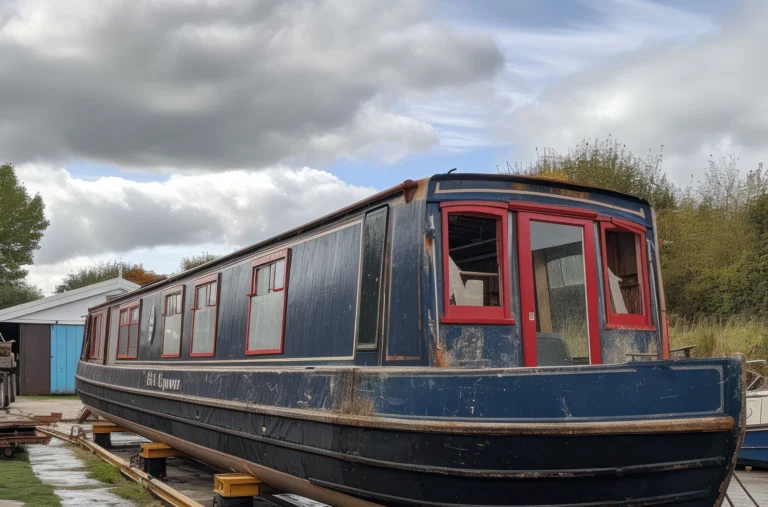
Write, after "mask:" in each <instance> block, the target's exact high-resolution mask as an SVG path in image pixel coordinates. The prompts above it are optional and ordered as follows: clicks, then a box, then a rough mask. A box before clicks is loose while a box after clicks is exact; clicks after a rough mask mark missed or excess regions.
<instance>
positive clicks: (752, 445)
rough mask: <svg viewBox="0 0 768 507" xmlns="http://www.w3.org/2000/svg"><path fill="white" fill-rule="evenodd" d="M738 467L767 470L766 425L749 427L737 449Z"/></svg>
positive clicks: (767, 440)
mask: <svg viewBox="0 0 768 507" xmlns="http://www.w3.org/2000/svg"><path fill="white" fill-rule="evenodd" d="M738 464H739V465H743V466H744V465H746V466H753V467H758V468H768V425H764V426H760V427H756V428H755V427H749V426H747V430H746V431H745V432H744V442H743V443H742V444H741V449H739V460H738Z"/></svg>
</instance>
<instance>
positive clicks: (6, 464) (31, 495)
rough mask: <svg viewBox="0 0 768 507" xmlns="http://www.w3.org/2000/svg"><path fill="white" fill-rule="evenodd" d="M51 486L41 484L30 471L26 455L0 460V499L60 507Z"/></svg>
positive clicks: (30, 467) (40, 506)
mask: <svg viewBox="0 0 768 507" xmlns="http://www.w3.org/2000/svg"><path fill="white" fill-rule="evenodd" d="M53 489H54V488H53V486H49V485H47V484H43V483H42V482H41V481H40V479H38V478H37V476H36V475H35V473H34V472H33V471H32V466H31V465H30V464H29V458H28V457H27V453H25V452H24V453H17V454H16V455H14V456H13V458H10V459H8V458H0V499H2V500H16V501H19V502H24V503H25V504H26V505H30V506H32V505H34V506H36V507H61V502H60V501H59V497H58V496H56V494H55V493H54V492H53Z"/></svg>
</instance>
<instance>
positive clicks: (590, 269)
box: [517, 212, 602, 366]
mask: <svg viewBox="0 0 768 507" xmlns="http://www.w3.org/2000/svg"><path fill="white" fill-rule="evenodd" d="M531 220H533V221H534V222H548V223H554V224H563V225H576V226H580V227H582V229H583V240H584V281H585V285H586V298H587V326H588V331H589V364H601V363H602V354H601V352H600V326H599V324H598V312H597V259H596V257H595V238H594V223H595V222H594V220H593V219H591V218H586V219H585V218H574V217H564V216H562V215H548V214H542V213H527V212H518V214H517V249H518V250H517V251H518V269H519V272H520V313H521V315H522V316H521V317H520V318H521V320H522V322H521V326H520V327H521V331H522V334H523V366H537V365H538V356H537V352H538V351H537V342H536V320H535V318H534V319H533V320H532V319H530V318H526V316H528V315H535V312H536V299H535V293H534V292H535V289H534V282H533V270H532V268H531V266H532V264H533V255H532V252H531Z"/></svg>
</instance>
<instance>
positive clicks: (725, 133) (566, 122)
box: [504, 2, 768, 182]
mask: <svg viewBox="0 0 768 507" xmlns="http://www.w3.org/2000/svg"><path fill="white" fill-rule="evenodd" d="M766 21H768V7H766V4H765V3H763V2H759V3H758V2H751V3H747V4H745V6H744V8H743V11H741V12H739V13H736V14H732V15H731V16H730V17H727V18H726V19H725V20H724V22H723V25H722V26H721V27H720V29H719V30H718V31H716V32H714V33H712V34H710V35H705V36H702V37H700V38H698V39H696V40H695V41H692V42H690V41H689V42H667V43H655V44H648V45H646V46H644V47H642V48H640V49H638V50H637V51H634V52H631V53H628V54H625V55H622V56H621V57H618V58H616V59H613V60H611V61H609V62H607V63H605V64H604V65H601V66H598V67H595V68H592V69H589V70H585V71H582V72H579V73H576V74H573V75H570V76H568V77H566V78H564V79H563V80H561V81H560V82H558V83H557V84H555V85H553V86H551V87H549V88H547V89H546V90H545V91H544V92H543V93H542V94H541V95H540V96H539V97H538V98H537V99H536V100H535V101H534V102H533V103H531V104H529V105H526V106H524V107H521V108H519V109H516V110H514V111H512V112H511V113H510V114H509V115H507V116H506V117H505V118H504V123H505V133H506V138H507V139H509V140H512V141H513V142H515V143H516V144H517V145H518V146H520V147H521V148H523V149H524V150H525V151H526V152H527V154H528V155H529V156H530V155H531V151H532V150H533V149H534V148H535V147H539V148H540V147H542V146H550V147H554V148H556V149H560V150H564V149H566V148H567V147H569V146H573V145H574V144H576V143H577V142H579V141H580V140H581V139H582V138H584V137H606V136H607V135H608V134H611V135H613V136H614V137H617V138H618V139H620V140H622V141H624V142H626V143H627V144H628V145H629V146H630V148H632V149H633V150H635V151H638V152H642V151H643V150H647V149H658V148H659V146H660V145H662V144H663V145H664V153H665V166H666V168H667V171H669V172H670V173H671V174H672V176H673V178H675V179H676V180H677V181H678V182H684V181H686V180H687V178H688V177H689V176H690V175H691V174H693V173H694V172H696V171H698V170H699V169H700V168H702V167H703V166H704V165H705V163H706V159H707V157H709V156H710V155H714V156H716V157H717V156H725V155H728V154H731V153H735V154H740V155H741V160H742V164H744V167H745V168H750V169H751V168H752V167H754V166H756V165H757V162H758V161H759V160H761V157H765V156H768V116H766V114H765V111H767V110H768V95H767V94H766V93H765V91H764V83H765V82H766V81H768V64H766V59H765V57H764V48H765V47H766V45H768V33H766V31H765V30H764V28H763V27H764V25H765V22H766Z"/></svg>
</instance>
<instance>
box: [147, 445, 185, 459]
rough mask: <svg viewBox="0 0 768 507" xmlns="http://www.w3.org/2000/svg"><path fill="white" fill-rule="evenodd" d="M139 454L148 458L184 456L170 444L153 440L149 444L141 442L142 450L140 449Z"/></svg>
mask: <svg viewBox="0 0 768 507" xmlns="http://www.w3.org/2000/svg"><path fill="white" fill-rule="evenodd" d="M139 456H141V457H142V458H147V459H155V458H175V457H177V456H183V454H182V453H180V452H179V451H177V450H176V449H174V448H173V447H171V446H170V445H166V444H160V443H157V442H152V443H149V444H141V451H139Z"/></svg>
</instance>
